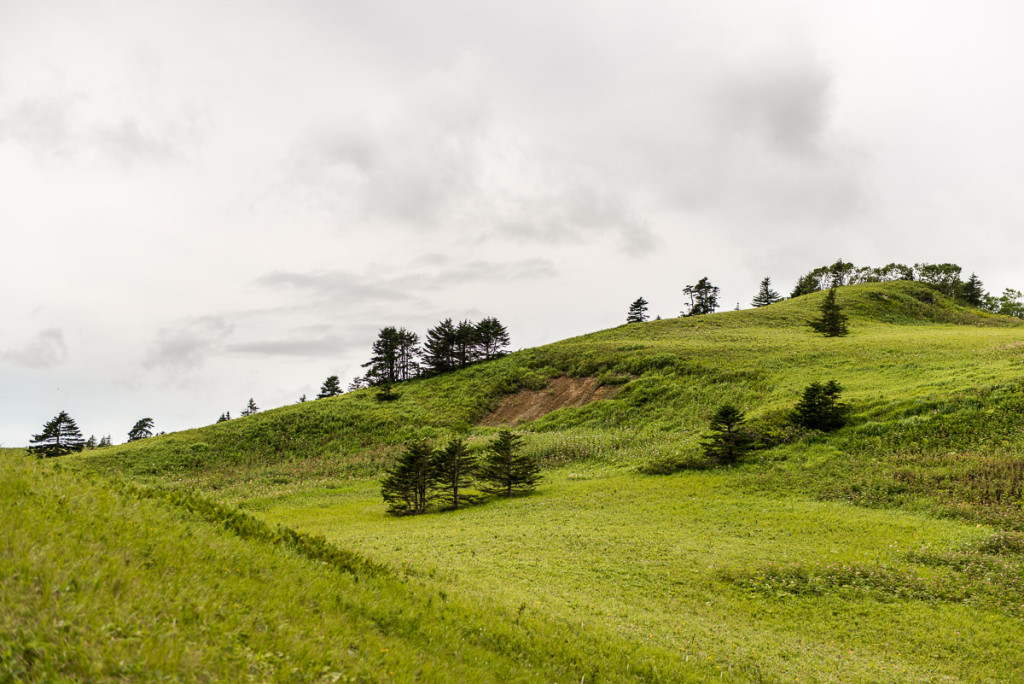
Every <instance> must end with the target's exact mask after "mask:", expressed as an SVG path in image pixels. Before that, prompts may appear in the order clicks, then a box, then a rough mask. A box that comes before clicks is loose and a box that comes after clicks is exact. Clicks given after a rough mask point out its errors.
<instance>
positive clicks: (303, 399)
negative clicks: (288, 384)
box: [297, 394, 309, 404]
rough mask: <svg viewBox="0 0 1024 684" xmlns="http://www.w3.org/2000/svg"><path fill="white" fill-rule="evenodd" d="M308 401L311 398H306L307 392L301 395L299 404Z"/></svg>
mask: <svg viewBox="0 0 1024 684" xmlns="http://www.w3.org/2000/svg"><path fill="white" fill-rule="evenodd" d="M307 401H309V400H308V399H306V395H305V394H303V395H302V396H301V397H299V401H298V402H297V403H299V404H305V403H306V402H307Z"/></svg>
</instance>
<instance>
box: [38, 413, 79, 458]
mask: <svg viewBox="0 0 1024 684" xmlns="http://www.w3.org/2000/svg"><path fill="white" fill-rule="evenodd" d="M84 448H85V440H83V439H82V433H81V431H80V430H79V429H78V425H77V424H75V421H74V419H73V418H72V417H71V416H69V415H68V414H67V412H66V411H61V412H60V413H58V414H57V416H56V417H54V418H53V419H51V420H49V421H47V422H46V424H45V425H43V431H42V432H40V433H39V434H38V435H32V440H31V442H30V445H29V448H28V449H29V451H31V452H32V453H34V454H36V455H37V456H40V457H44V456H63V455H64V454H70V453H72V452H76V451H81V450H82V449H84Z"/></svg>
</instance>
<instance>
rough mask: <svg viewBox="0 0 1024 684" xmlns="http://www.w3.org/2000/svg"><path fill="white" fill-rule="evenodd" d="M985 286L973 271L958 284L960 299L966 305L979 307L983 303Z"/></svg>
mask: <svg viewBox="0 0 1024 684" xmlns="http://www.w3.org/2000/svg"><path fill="white" fill-rule="evenodd" d="M986 294H987V293H986V292H985V286H984V285H983V284H982V282H981V279H980V278H979V277H978V276H977V275H976V274H974V273H972V274H971V277H970V278H968V279H967V282H965V283H964V284H963V285H961V286H960V299H961V301H963V303H964V304H966V305H967V306H973V307H976V308H981V307H982V306H983V305H984V304H985V295H986Z"/></svg>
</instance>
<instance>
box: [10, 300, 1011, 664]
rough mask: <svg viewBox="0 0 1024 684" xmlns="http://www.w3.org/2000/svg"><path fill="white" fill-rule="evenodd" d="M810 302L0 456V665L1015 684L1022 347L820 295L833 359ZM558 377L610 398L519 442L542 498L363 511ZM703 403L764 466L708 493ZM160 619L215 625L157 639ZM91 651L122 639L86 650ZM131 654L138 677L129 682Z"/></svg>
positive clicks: (952, 317) (642, 329)
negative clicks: (202, 421)
mask: <svg viewBox="0 0 1024 684" xmlns="http://www.w3.org/2000/svg"><path fill="white" fill-rule="evenodd" d="M823 296H824V295H823V294H821V293H819V294H815V295H808V296H805V297H800V298H797V299H794V300H788V301H785V302H781V303H778V304H774V305H772V306H769V307H765V308H763V309H757V310H751V311H735V312H723V313H719V314H714V315H711V316H702V317H693V318H682V319H672V320H664V321H655V322H649V323H643V324H631V325H623V326H620V327H617V328H613V329H610V330H605V331H601V332H597V333H593V334H590V335H585V336H582V337H578V338H573V339H570V340H565V341H563V342H558V343H555V344H552V345H548V346H545V347H540V348H537V349H530V350H525V351H522V352H517V353H515V354H511V355H509V356H508V357H505V358H503V359H501V360H499V361H495V362H491V363H487V364H481V365H478V366H475V367H472V368H469V369H466V370H464V371H460V372H458V373H453V374H450V375H447V376H441V377H435V378H429V379H421V380H416V381H412V382H409V383H404V384H403V385H401V386H399V388H398V393H399V395H400V397H399V399H398V400H396V401H392V402H379V401H377V400H376V398H375V393H374V392H373V391H372V390H366V391H360V392H354V393H351V394H347V395H343V396H341V397H337V398H334V399H325V400H318V401H314V402H309V403H306V404H298V405H293V406H287V407H283V408H280V409H275V410H271V411H266V412H263V413H260V414H257V415H255V416H252V417H248V418H244V419H236V420H233V421H229V422H225V423H220V424H217V425H213V426H209V427H206V428H201V429H196V430H190V431H185V432H180V433H175V434H171V435H165V436H160V437H154V438H151V439H147V440H143V441H141V442H137V443H133V444H129V445H124V446H120V447H111V448H106V449H100V450H96V451H92V452H86V453H84V454H82V455H79V456H75V457H65V458H63V459H61V461H60V462H59V463H57V464H52V463H44V464H38V463H33V462H30V461H29V460H27V459H26V458H25V457H24V456H21V455H11V454H6V455H5V458H4V468H6V469H7V470H8V472H7V473H5V474H4V477H3V482H4V483H5V487H6V488H5V489H4V491H3V497H2V499H0V503H2V505H3V509H2V510H0V513H3V514H5V515H6V518H7V519H6V520H5V521H4V524H5V526H7V529H14V530H15V531H16V533H17V535H20V536H19V537H17V541H14V542H10V543H9V545H8V553H7V557H6V558H5V559H4V562H5V563H7V564H8V565H9V566H10V567H8V568H4V569H5V570H6V572H5V573H4V574H3V575H2V576H3V577H8V578H15V579H9V580H6V581H4V580H0V581H2V582H4V583H3V584H2V585H0V586H2V587H3V588H2V593H0V598H2V600H3V604H2V606H3V608H4V610H3V613H0V618H2V622H0V646H3V648H6V650H4V651H0V663H2V664H3V666H4V667H7V668H8V670H7V671H9V672H15V673H16V672H22V674H23V675H24V673H29V678H32V677H35V678H36V679H39V680H42V679H46V678H47V677H48V676H51V675H53V674H54V673H57V674H60V675H61V676H70V677H74V678H85V679H88V678H96V677H99V678H124V679H133V678H134V679H147V676H146V675H147V674H152V673H154V672H159V673H162V674H166V675H167V676H168V677H169V678H179V679H214V680H234V679H237V678H238V675H239V673H244V674H247V675H248V676H252V677H253V678H255V679H258V680H285V679H287V680H290V679H297V680H304V681H310V680H318V679H320V680H323V681H332V680H334V679H333V678H335V676H336V677H337V679H336V680H337V681H344V679H343V678H344V677H352V678H355V679H356V680H369V681H390V680H397V681H413V680H417V679H419V680H423V681H452V680H460V681H507V680H516V679H519V680H543V681H581V677H582V678H583V681H588V682H589V681H619V680H627V679H636V680H640V681H688V680H692V681H710V680H711V679H714V680H716V681H721V680H735V681H796V680H803V681H872V682H875V681H950V680H957V681H1007V680H1015V679H1021V678H1024V656H1022V655H1021V654H1020V653H1019V649H1018V648H1017V644H1019V643H1020V641H1021V639H1022V638H1024V624H1022V623H1021V618H1022V617H1024V591H1022V589H1021V587H1024V582H1022V580H1024V535H1022V534H1021V532H1022V531H1024V514H1022V512H1021V501H1022V496H1024V491H1022V487H1024V457H1022V448H1024V421H1022V420H1021V415H1024V412H1022V409H1024V382H1022V380H1024V324H1022V323H1021V322H1020V321H1017V320H1014V319H1007V318H1003V317H998V316H990V315H986V314H983V313H979V312H977V311H974V310H970V309H965V308H963V307H960V306H958V305H957V304H955V303H954V302H952V301H950V300H948V299H946V298H944V297H942V296H941V295H938V294H936V293H935V292H934V291H933V290H931V289H929V288H928V287H926V286H923V285H920V284H918V283H886V284H872V285H859V286H853V287H846V288H841V289H840V290H839V297H838V301H839V303H840V305H841V306H843V307H844V309H845V311H846V312H847V313H849V314H850V315H851V324H850V329H851V333H850V335H849V336H847V337H843V338H825V337H822V336H820V335H817V334H815V333H813V332H812V331H811V330H810V328H809V327H808V326H807V325H806V321H807V320H808V319H809V318H811V317H813V316H815V315H816V314H817V311H818V307H819V305H820V302H821V297H823ZM565 377H568V378H588V379H589V378H596V379H597V380H598V381H599V382H600V383H601V384H603V385H605V386H607V387H609V388H611V390H609V391H608V393H607V394H606V395H602V396H605V398H602V399H600V400H598V401H594V402H593V403H589V404H587V405H585V406H578V407H570V406H567V407H565V408H561V409H559V410H555V411H553V412H551V413H548V414H547V415H545V416H543V417H541V418H539V419H537V420H533V421H530V422H527V423H524V424H523V425H520V426H519V427H518V430H519V431H520V432H521V433H522V434H523V435H524V437H525V439H526V449H528V450H529V451H530V452H531V453H533V454H534V455H536V456H537V457H538V458H540V459H541V461H542V463H543V464H544V465H545V467H546V471H545V480H544V482H543V484H542V486H541V487H540V489H539V490H538V492H537V493H536V494H534V495H532V496H529V497H524V498H519V499H514V500H510V501H500V502H494V503H489V504H487V505H483V506H479V507H474V508H469V509H465V510H460V511H455V512H444V513H435V514H430V515H426V516H420V517H416V518H393V517H389V516H386V515H385V514H384V512H383V505H382V502H381V500H380V496H379V479H378V478H379V474H380V472H381V469H382V468H383V467H384V466H386V465H387V464H388V463H390V462H391V460H392V459H393V458H394V456H395V454H396V453H397V451H398V450H400V449H401V447H402V445H403V444H404V443H405V442H406V441H408V440H409V439H412V438H418V437H423V438H428V439H443V438H445V437H446V436H447V435H449V434H452V433H459V434H465V435H467V438H468V439H469V441H470V443H471V445H473V446H474V447H480V446H482V445H483V444H484V443H485V442H486V441H487V440H488V439H489V438H490V437H491V436H492V435H493V434H494V431H495V430H496V428H495V427H485V426H482V425H481V423H482V422H487V423H490V422H493V421H486V420H485V418H486V417H487V416H489V415H490V414H491V413H492V412H493V411H494V410H495V409H497V408H498V407H499V405H500V404H501V402H502V401H503V399H504V398H506V397H508V396H509V395H512V394H514V393H516V392H518V391H525V392H527V393H529V392H533V393H534V394H532V395H531V394H523V395H522V396H524V397H527V396H536V395H538V394H542V393H543V392H545V391H546V390H545V389H544V388H546V387H548V386H549V383H550V382H551V381H552V380H553V379H555V378H565ZM830 379H835V380H837V381H839V382H840V383H841V384H842V385H843V386H844V388H845V391H844V394H843V398H844V400H845V401H847V402H848V403H849V405H850V407H851V409H852V413H851V422H850V424H849V425H848V426H847V427H845V428H843V429H841V430H839V431H837V432H835V433H830V434H822V433H817V432H808V431H800V430H796V429H795V428H793V426H792V425H790V423H789V420H788V415H789V412H790V411H791V409H792V407H793V405H794V404H795V402H796V400H797V399H798V398H799V396H800V392H801V390H802V389H803V387H805V386H806V385H807V384H808V383H809V382H812V381H824V380H830ZM726 401H729V402H734V403H736V404H737V405H739V406H740V407H741V408H742V409H743V410H744V411H746V413H747V416H748V418H749V423H750V425H752V426H753V427H755V428H756V429H757V430H758V432H759V433H761V434H762V435H765V436H766V440H767V443H768V446H769V448H766V449H764V450H761V451H758V452H756V453H755V454H754V455H752V456H751V457H749V458H748V459H746V461H745V462H743V463H742V464H740V465H739V466H736V467H734V468H717V469H716V468H708V467H707V466H708V464H707V463H705V462H704V461H703V457H702V455H701V452H700V449H699V442H700V439H701V435H702V433H703V432H704V431H705V430H706V429H707V424H708V419H709V417H710V416H711V415H712V414H713V412H714V411H715V409H716V407H717V406H718V405H719V404H721V403H723V402H726ZM55 466H60V467H58V468H55ZM652 472H663V473H668V472H671V473H673V474H670V475H652V474H649V473H652ZM9 482H22V483H23V484H20V485H10V484H7V483H9ZM111 483H114V485H113V486H112V485H111ZM75 502H77V503H75ZM65 507H66V508H67V510H66V512H62V513H61V516H60V517H59V518H54V516H52V515H47V514H45V512H46V511H53V510H58V511H65ZM93 510H95V511H96V513H95V515H93V514H92V513H91V511H93ZM27 521H32V522H31V523H29V522H27ZM125 521H130V522H125ZM231 521H234V522H231ZM239 521H241V522H239ZM129 530H136V531H137V530H146V532H138V533H137V534H136V533H135V532H132V533H129ZM58 535H61V536H63V537H68V536H70V538H72V539H75V540H77V542H76V543H79V544H84V545H85V546H82V547H81V550H79V551H71V550H64V549H62V548H59V547H56V546H54V545H53V544H52V543H48V542H47V541H46V540H47V539H52V538H55V537H56V536H58ZM183 540H184V541H183ZM295 540H298V541H295ZM33 548H41V549H43V550H42V551H32V550H31V549H33ZM76 548H77V547H76ZM25 549H29V550H28V551H26V550H25ZM310 549H313V551H310ZM318 549H319V550H318ZM324 549H327V550H328V551H324ZM324 553H327V556H324V555H323V554H324ZM147 554H148V556H147ZM317 554H320V555H317ZM332 554H333V555H332ZM129 557H130V558H131V559H132V560H131V561H126V560H125V559H127V558H129ZM148 557H149V558H151V557H156V558H160V559H162V560H160V561H159V562H157V561H154V562H153V564H152V565H149V566H147V565H146V563H144V562H143V563H141V564H140V563H139V562H137V560H138V559H139V558H148ZM335 557H339V558H344V559H348V560H346V561H345V563H351V564H353V565H352V567H351V568H349V569H348V570H345V569H342V570H339V569H338V568H337V567H334V566H331V565H330V563H328V562H326V561H325V560H324V558H328V559H330V558H335ZM111 559H113V560H111ZM122 566H123V567H122ZM286 566H287V567H286ZM346 567H348V566H346ZM216 568H222V569H223V568H227V569H228V570H226V571H225V572H227V574H224V573H223V572H222V573H220V574H218V573H217V572H216ZM233 568H237V569H239V570H238V571H237V572H236V571H233V570H231V569H233ZM353 568H354V569H353ZM367 568H369V570H367ZM374 568H379V571H378V570H375V569H374ZM69 576H70V577H72V578H74V579H75V585H74V586H75V589H74V590H72V591H68V592H63V593H62V591H63V590H62V589H61V587H64V586H71V585H70V584H69V581H68V579H67V578H68V577H69ZM108 576H109V577H112V578H120V579H118V580H116V582H115V584H116V585H117V587H116V588H115V589H112V588H111V587H109V586H107V583H106V581H105V580H102V579H100V578H104V577H108ZM81 577H89V578H91V579H90V580H88V581H82V580H81V579H78V578H81ZM294 577H301V578H302V579H301V581H293V579H292V578H294ZM33 578H35V579H33ZM111 581H112V582H114V580H111ZM32 582H35V584H33V583H32ZM339 582H340V583H341V584H338V583H339ZM323 583H326V584H323ZM161 586H174V587H178V586H180V587H182V589H181V594H175V593H174V592H170V593H168V592H166V591H161V590H160V589H159V587H161ZM33 587H35V588H33ZM83 587H84V588H83ZM271 587H273V588H272V589H271ZM329 587H333V588H329ZM339 587H342V588H340V589H339ZM26 591H28V592H29V594H25V593H24V592H26ZM32 592H35V593H32ZM232 592H234V593H232ZM339 592H340V594H339ZM182 594H184V595H191V594H196V595H200V596H202V597H203V598H202V599H201V601H200V603H199V604H197V605H201V606H202V607H203V608H202V609H201V610H200V611H199V612H200V613H202V614H203V615H205V616H207V617H206V618H205V621H204V620H193V621H192V622H188V621H184V620H183V619H182V620H180V621H179V622H175V623H174V624H175V625H176V626H175V628H174V629H173V630H171V631H170V632H168V631H167V630H166V629H165V627H164V624H165V623H166V619H167V618H169V617H172V616H180V615H183V614H184V613H182V611H187V609H186V608H184V607H182V601H184V600H185V599H184V598H182ZM22 595H31V596H33V597H38V598H33V601H36V603H34V604H32V606H33V607H31V608H25V609H21V610H19V609H17V605H19V604H20V603H21V602H20V601H19V600H16V598H15V597H20V596H22ZM339 595H343V596H344V597H345V598H344V600H339V599H338V596H339ZM118 597H123V598H120V599H119V600H117V599H118ZM246 597H248V598H246ZM188 600H192V599H188ZM234 605H238V606H239V607H240V608H239V610H240V611H241V612H242V613H244V614H245V618H244V619H242V618H240V617H239V616H238V615H237V614H236V613H237V611H234V610H228V609H227V608H226V607H227V606H234ZM111 606H116V607H111ZM204 611H205V612H204ZM243 623H244V624H243ZM111 624H113V625H117V626H118V627H117V629H122V632H123V633H124V634H128V635H129V636H127V637H118V638H117V639H113V640H102V639H98V638H96V639H89V638H86V637H85V636H84V635H86V634H90V633H92V632H94V631H96V630H99V631H100V632H102V630H103V629H108V628H107V627H105V625H111ZM124 625H128V626H130V627H131V629H128V628H127V627H124ZM260 625H262V627H260ZM274 625H281V627H280V629H278V628H272V627H268V626H274ZM124 630H127V631H124ZM108 631H109V629H108ZM122 632H116V633H117V634H121V633H122ZM303 633H304V634H307V635H314V636H311V637H310V638H313V639H317V640H318V641H317V642H316V643H315V644H309V643H305V642H301V640H299V639H298V637H297V636H295V635H298V634H303ZM242 635H244V636H242ZM118 639H127V641H125V642H124V643H121V642H119V641H118ZM133 639H134V641H132V640H133ZM254 640H255V641H254ZM346 641H348V642H351V643H355V644H357V647H355V648H353V647H351V646H349V647H348V650H347V651H346V650H345V649H344V648H343V647H342V645H343V644H344V643H345V642H346ZM157 642H159V644H160V645H159V647H158V645H157ZM371 642H372V645H368V644H371ZM5 644H6V646H4V645H5ZM253 644H256V645H253ZM139 645H145V646H146V648H145V649H144V650H145V652H146V653H155V654H157V655H154V656H152V657H148V659H142V660H139V659H136V660H132V659H131V658H127V656H126V654H127V653H129V651H131V652H138V649H137V648H135V649H134V650H132V649H133V647H137V646H139ZM76 649H77V650H76ZM353 651H354V655H353ZM58 654H59V655H58ZM68 654H70V655H68ZM346 654H348V655H346ZM30 661H31V662H30ZM122 661H124V663H127V664H126V665H123V666H122V665H121V664H120V663H121V662H122ZM187 663H194V667H192V669H189V667H186V664H187ZM254 663H256V664H254ZM449 664H450V666H449ZM18 667H20V668H22V669H21V670H16V668H18ZM30 668H39V669H37V670H32V669H30ZM133 668H134V669H133ZM261 668H262V669H261ZM0 672H2V671H0ZM37 672H38V673H44V674H38V675H37V674H34V673H37ZM189 673H191V674H189ZM0 679H2V676H0Z"/></svg>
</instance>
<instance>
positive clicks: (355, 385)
mask: <svg viewBox="0 0 1024 684" xmlns="http://www.w3.org/2000/svg"><path fill="white" fill-rule="evenodd" d="M361 389H366V380H364V379H363V378H361V377H360V376H358V375H357V376H356V377H354V378H352V382H350V383H348V391H349V392H355V391H356V390H361Z"/></svg>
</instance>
